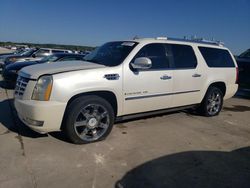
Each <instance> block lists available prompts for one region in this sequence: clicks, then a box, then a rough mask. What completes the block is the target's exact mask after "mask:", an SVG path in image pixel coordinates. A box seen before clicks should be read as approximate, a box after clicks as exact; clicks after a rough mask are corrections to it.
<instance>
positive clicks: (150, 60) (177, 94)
mask: <svg viewBox="0 0 250 188" xmlns="http://www.w3.org/2000/svg"><path fill="white" fill-rule="evenodd" d="M84 60H85V61H71V62H69V61H67V62H66V61H65V62H60V63H57V62H55V63H51V64H40V65H33V66H29V67H26V68H24V69H22V70H21V71H20V72H19V76H18V79H17V84H16V88H15V102H14V103H15V108H16V110H17V113H18V116H19V118H20V119H21V120H22V121H23V122H24V123H25V124H26V125H27V126H29V127H30V128H31V129H33V130H35V131H37V132H40V133H47V132H51V131H61V130H62V131H64V132H65V133H66V135H67V136H68V138H69V139H70V141H72V142H73V143H77V144H82V143H90V142H94V141H99V140H103V139H104V138H106V137H107V136H108V134H109V133H110V131H111V129H112V127H113V124H114V122H115V121H116V120H119V119H125V118H131V117H135V116H145V115H148V114H154V113H160V112H163V111H166V110H177V109H183V108H191V107H195V108H196V109H197V111H198V112H199V113H201V114H203V115H204V116H207V117H210V116H216V115H218V114H219V112H220V111H221V108H222V105H223V100H225V99H228V98H230V97H232V96H233V95H234V94H235V93H236V91H237V88H238V85H237V75H238V70H237V64H236V62H235V59H234V57H233V55H232V54H231V52H230V51H229V50H228V49H227V48H225V47H224V46H223V45H221V44H219V43H213V42H207V41H191V40H180V39H171V38H163V37H159V38H152V39H135V40H128V41H115V42H108V43H106V44H104V45H103V46H100V47H99V48H97V49H96V50H94V51H93V52H92V53H91V54H89V55H87V56H85V58H84Z"/></svg>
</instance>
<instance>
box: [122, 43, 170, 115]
mask: <svg viewBox="0 0 250 188" xmlns="http://www.w3.org/2000/svg"><path fill="white" fill-rule="evenodd" d="M138 57H147V58H149V59H150V60H151V61H152V67H151V68H150V69H147V70H133V69H132V68H131V67H130V66H129V65H126V64H125V65H124V80H123V81H124V85H123V91H124V93H123V94H124V107H123V113H124V115H126V114H134V113H140V112H147V111H154V110H160V109H165V108H168V107H170V106H171V103H172V95H170V93H171V92H172V88H173V71H172V70H169V67H170V61H169V57H168V52H167V49H166V48H165V46H164V45H163V44H160V43H154V44H148V45H146V46H144V47H142V49H141V50H140V51H139V52H138V53H137V55H136V56H135V57H134V58H133V60H132V61H134V60H135V59H136V58H138Z"/></svg>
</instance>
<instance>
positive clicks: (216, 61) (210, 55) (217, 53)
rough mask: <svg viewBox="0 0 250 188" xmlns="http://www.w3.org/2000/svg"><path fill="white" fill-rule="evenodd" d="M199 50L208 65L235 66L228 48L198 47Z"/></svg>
mask: <svg viewBox="0 0 250 188" xmlns="http://www.w3.org/2000/svg"><path fill="white" fill-rule="evenodd" d="M199 50H200V52H201V54H202V56H203V58H204V59H205V61H206V63H207V65H208V66H209V67H235V64H234V61H233V59H232V57H231V55H230V53H229V52H228V50H224V49H217V48H208V47H199Z"/></svg>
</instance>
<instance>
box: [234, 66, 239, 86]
mask: <svg viewBox="0 0 250 188" xmlns="http://www.w3.org/2000/svg"><path fill="white" fill-rule="evenodd" d="M238 81H239V68H238V67H236V80H235V83H236V84H238Z"/></svg>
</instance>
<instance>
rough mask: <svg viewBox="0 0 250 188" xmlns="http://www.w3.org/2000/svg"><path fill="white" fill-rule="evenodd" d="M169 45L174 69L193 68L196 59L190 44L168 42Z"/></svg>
mask: <svg viewBox="0 0 250 188" xmlns="http://www.w3.org/2000/svg"><path fill="white" fill-rule="evenodd" d="M168 46H171V49H172V53H173V60H174V67H173V68H175V69H194V68H196V66H197V59H196V56H195V54H194V50H193V48H192V47H191V46H188V45H180V44H168Z"/></svg>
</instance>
